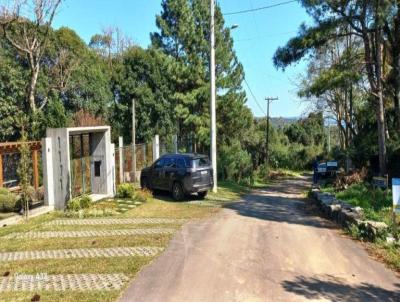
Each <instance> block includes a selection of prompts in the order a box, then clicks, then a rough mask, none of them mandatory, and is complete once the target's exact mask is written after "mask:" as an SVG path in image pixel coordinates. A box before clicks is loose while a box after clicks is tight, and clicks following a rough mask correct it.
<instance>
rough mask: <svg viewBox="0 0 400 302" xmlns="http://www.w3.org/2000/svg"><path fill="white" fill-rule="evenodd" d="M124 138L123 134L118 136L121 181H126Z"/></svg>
mask: <svg viewBox="0 0 400 302" xmlns="http://www.w3.org/2000/svg"><path fill="white" fill-rule="evenodd" d="M123 148H124V139H123V137H122V136H120V137H118V151H119V183H123V182H124V158H123V157H124V149H123Z"/></svg>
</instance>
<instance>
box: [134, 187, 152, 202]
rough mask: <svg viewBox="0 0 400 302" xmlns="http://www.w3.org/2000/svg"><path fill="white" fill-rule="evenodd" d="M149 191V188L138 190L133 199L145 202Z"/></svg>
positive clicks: (149, 193) (148, 196)
mask: <svg viewBox="0 0 400 302" xmlns="http://www.w3.org/2000/svg"><path fill="white" fill-rule="evenodd" d="M151 196H152V195H151V192H150V191H149V190H146V189H145V190H138V191H136V194H135V199H136V200H137V201H140V202H146V201H147V200H148V199H149V198H150V197H151Z"/></svg>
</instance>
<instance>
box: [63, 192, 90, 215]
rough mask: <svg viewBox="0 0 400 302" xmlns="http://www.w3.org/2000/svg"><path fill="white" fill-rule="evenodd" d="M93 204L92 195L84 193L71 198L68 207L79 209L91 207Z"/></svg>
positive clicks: (72, 209) (69, 208)
mask: <svg viewBox="0 0 400 302" xmlns="http://www.w3.org/2000/svg"><path fill="white" fill-rule="evenodd" d="M91 204H92V199H91V198H90V196H89V195H82V196H79V197H75V198H74V199H72V200H70V201H69V202H68V205H67V209H68V210H70V211H79V210H81V209H87V208H90V205H91Z"/></svg>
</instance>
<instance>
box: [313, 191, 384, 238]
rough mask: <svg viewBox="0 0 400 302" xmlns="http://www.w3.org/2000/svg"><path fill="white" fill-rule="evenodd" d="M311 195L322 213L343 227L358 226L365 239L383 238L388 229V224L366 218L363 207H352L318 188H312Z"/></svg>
mask: <svg viewBox="0 0 400 302" xmlns="http://www.w3.org/2000/svg"><path fill="white" fill-rule="evenodd" d="M311 195H312V197H313V201H314V203H315V204H316V205H317V207H318V208H319V210H320V211H321V212H322V213H323V215H324V216H325V217H326V218H328V219H330V220H333V221H334V222H336V223H337V224H338V225H340V226H341V227H344V228H350V227H351V226H356V227H358V229H359V231H360V232H361V233H362V234H363V235H364V236H363V237H365V239H369V240H371V241H374V240H375V239H376V238H377V237H381V238H384V237H385V236H386V234H387V231H388V226H387V225H386V223H384V222H377V221H370V220H366V219H365V217H364V212H363V209H362V208H360V207H354V206H352V205H349V204H348V203H346V202H344V201H343V200H340V199H337V198H336V197H335V195H333V194H329V193H325V192H321V191H320V190H319V189H317V188H314V189H312V192H311Z"/></svg>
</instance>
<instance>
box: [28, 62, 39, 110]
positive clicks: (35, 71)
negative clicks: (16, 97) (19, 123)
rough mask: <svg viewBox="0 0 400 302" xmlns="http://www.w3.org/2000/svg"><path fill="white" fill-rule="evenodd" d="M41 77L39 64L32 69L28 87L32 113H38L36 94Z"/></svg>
mask: <svg viewBox="0 0 400 302" xmlns="http://www.w3.org/2000/svg"><path fill="white" fill-rule="evenodd" d="M38 75H39V64H36V66H32V67H31V78H30V82H29V87H28V104H29V109H30V111H31V112H32V113H35V112H36V102H35V94H36V84H37V79H38Z"/></svg>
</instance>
